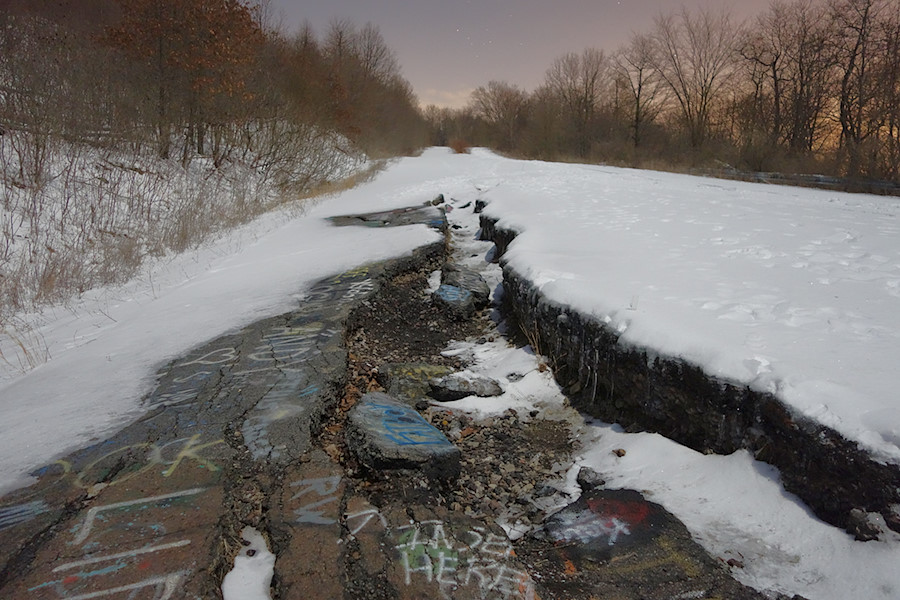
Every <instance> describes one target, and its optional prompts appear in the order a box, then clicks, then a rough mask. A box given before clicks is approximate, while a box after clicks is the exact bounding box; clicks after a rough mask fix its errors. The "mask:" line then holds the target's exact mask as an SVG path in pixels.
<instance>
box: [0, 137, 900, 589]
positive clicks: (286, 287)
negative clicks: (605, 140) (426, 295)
mask: <svg viewBox="0 0 900 600" xmlns="http://www.w3.org/2000/svg"><path fill="white" fill-rule="evenodd" d="M437 193H443V194H444V195H445V196H447V197H452V198H454V199H455V200H456V202H455V203H454V204H455V205H456V206H458V207H460V206H462V205H463V204H465V202H468V201H472V200H475V199H479V198H486V199H488V200H490V201H491V205H490V208H489V211H490V213H491V214H492V215H494V217H495V218H498V219H499V220H500V221H499V222H500V223H501V224H502V225H503V226H507V227H509V228H511V229H515V230H516V231H517V232H519V235H518V237H517V238H516V240H515V242H514V243H513V244H512V245H511V246H510V248H509V252H508V255H507V260H508V261H509V265H511V266H513V267H514V268H516V269H517V270H518V271H520V272H522V273H524V274H526V275H527V276H528V277H530V278H532V279H533V281H534V282H535V283H536V284H537V285H539V286H540V289H541V292H542V293H543V294H546V295H547V296H552V297H553V298H556V299H557V300H558V301H560V302H564V303H566V304H567V305H570V306H572V307H574V308H576V309H577V310H579V311H583V312H585V313H587V314H591V315H594V316H596V317H597V318H598V319H600V320H601V321H606V320H608V322H609V324H610V325H611V326H612V327H614V328H616V329H618V330H620V331H621V332H622V338H621V339H622V340H623V341H629V342H631V343H634V344H645V345H647V346H649V347H654V348H656V349H657V352H659V353H663V352H665V353H669V354H672V355H677V356H681V357H683V358H685V360H691V361H696V362H697V363H699V364H702V365H703V366H704V367H705V368H707V369H708V370H709V371H710V373H711V374H712V375H715V376H719V377H722V378H730V379H733V380H735V381H738V382H744V383H746V384H749V385H751V386H753V387H754V388H757V389H761V390H774V392H775V393H777V394H779V396H780V397H782V398H783V399H784V400H785V401H788V402H791V403H792V404H794V405H795V406H796V407H797V410H798V411H802V412H803V413H804V414H807V415H809V416H810V417H811V418H815V419H818V420H820V421H821V422H824V423H825V424H827V425H829V426H831V427H834V428H835V429H836V430H838V431H840V432H841V433H843V434H844V435H846V436H848V437H849V438H850V439H853V440H856V441H858V442H860V443H861V444H863V445H865V447H867V448H868V449H870V450H871V451H872V452H873V453H875V454H876V455H878V456H880V457H882V459H883V460H886V461H889V462H892V463H896V462H897V459H898V453H900V450H898V449H897V446H896V445H895V444H896V442H897V441H898V439H897V437H898V436H900V401H897V400H896V399H895V396H894V395H892V394H891V388H892V385H891V384H892V383H893V380H894V378H895V376H894V365H895V364H897V363H898V359H900V344H898V340H897V336H898V335H900V310H897V309H898V308H900V298H898V296H900V244H898V243H897V242H896V240H897V239H898V238H897V230H898V228H900V218H898V216H900V200H897V199H896V198H883V197H871V196H856V195H848V194H841V193H837V192H824V191H813V190H806V189H795V188H786V187H775V186H766V185H758V184H745V183H737V182H723V181H716V180H711V179H704V178H695V177H684V176H678V175H668V174H660V173H652V172H645V171H631V170H623V169H611V168H604V167H586V166H580V165H558V164H546V163H538V162H524V161H512V160H507V159H503V158H500V157H497V156H494V155H492V154H490V153H487V152H484V151H475V152H473V154H472V155H469V156H454V155H451V154H450V152H449V151H448V150H446V149H433V150H429V151H427V152H426V153H425V154H424V155H423V156H422V157H419V158H408V159H403V160H400V161H397V162H396V163H394V164H393V165H392V166H391V167H390V168H389V169H388V170H386V171H385V172H383V173H381V174H379V175H378V176H377V177H376V178H375V179H374V180H373V181H371V182H369V183H367V184H364V185H361V186H359V187H358V188H355V189H353V190H350V191H348V192H344V193H342V194H340V195H337V196H335V197H331V198H328V199H323V201H322V202H320V203H319V204H318V205H317V206H315V207H314V208H312V209H310V210H309V212H308V213H306V214H303V215H300V214H299V213H298V211H296V210H291V209H290V208H287V207H286V208H284V209H282V210H279V211H277V212H275V213H272V214H269V215H266V216H264V217H261V218H259V219H257V220H256V221H254V222H253V223H251V224H249V225H246V226H243V227H241V228H239V229H237V230H235V231H233V232H231V233H229V234H227V235H223V236H222V237H221V238H220V239H219V240H218V241H216V242H214V243H210V244H208V245H206V246H204V247H203V248H201V249H200V250H197V251H195V252H190V253H187V254H184V255H181V256H179V257H176V258H174V259H171V260H167V261H157V262H155V263H153V264H149V265H147V266H146V267H145V269H144V270H143V272H142V275H141V276H140V277H139V278H137V279H135V280H133V281H131V282H130V283H128V284H127V285H124V286H119V287H108V288H103V289H98V290H92V291H90V292H87V293H85V294H83V295H82V296H81V297H80V299H79V300H78V301H77V302H72V303H70V304H69V306H68V307H66V308H62V307H61V308H57V309H55V310H48V311H46V312H45V313H44V314H43V315H32V316H25V317H24V318H26V319H30V322H32V323H34V324H35V326H36V328H37V329H36V335H39V336H41V337H42V338H43V340H44V341H45V342H46V344H47V348H48V350H49V354H50V357H51V360H50V361H49V362H48V363H47V364H44V365H42V366H40V367H38V368H36V369H34V370H33V371H31V372H29V373H27V374H24V375H22V374H19V375H16V376H14V377H12V378H11V379H8V380H6V381H3V382H2V383H0V449H2V452H0V490H8V489H11V488H12V487H15V486H16V485H21V484H23V483H25V479H26V478H25V477H24V474H25V473H27V472H28V471H29V470H31V469H33V468H35V467H38V466H41V465H42V464H45V463H46V462H48V461H51V460H53V459H54V458H55V457H57V456H59V455H61V454H62V453H63V452H64V451H65V450H67V449H71V448H74V447H77V446H80V445H84V444H86V443H88V442H90V441H91V440H97V439H101V438H102V437H104V436H106V435H108V434H109V433H111V432H112V431H114V430H115V429H116V428H118V427H120V426H121V425H123V424H124V423H126V422H127V421H129V420H131V419H133V418H135V417H137V416H139V415H140V413H141V407H140V398H141V395H142V394H143V393H145V392H146V391H147V390H149V389H150V387H151V386H152V383H153V377H154V372H155V368H156V367H158V366H159V365H161V364H163V363H164V362H165V361H166V360H169V359H171V358H173V357H176V356H178V355H181V354H183V353H184V352H185V351H186V350H188V349H190V348H191V347H193V346H196V345H198V344H200V343H201V342H204V341H207V340H210V339H212V338H214V337H215V336H217V335H220V334H222V333H225V332H227V331H232V330H235V329H237V328H239V327H241V326H243V325H246V324H248V323H250V322H252V321H254V320H256V319H259V318H262V317H264V316H268V315H274V314H278V313H280V312H284V311H287V310H290V309H291V308H292V307H294V306H296V305H297V302H298V301H302V298H303V292H304V289H306V288H307V287H308V286H309V285H310V284H311V283H312V282H314V281H316V280H317V279H319V278H321V277H324V276H327V275H330V274H333V273H336V272H339V271H342V270H345V269H348V268H351V267H354V266H356V265H358V264H360V263H363V262H367V261H372V260H378V259H382V258H387V257H389V256H395V255H400V254H404V253H407V252H409V251H410V250H411V249H413V248H414V247H416V246H419V245H422V244H425V243H429V242H432V241H434V240H435V239H438V238H437V234H435V233H434V232H433V231H430V230H428V229H427V228H426V227H424V226H413V227H403V228H389V229H388V228H385V229H378V228H372V229H368V228H357V227H332V226H331V225H330V224H329V223H328V222H326V221H325V220H324V217H326V216H331V215H337V214H348V213H358V212H371V211H376V210H387V209H391V208H397V207H402V206H410V205H413V204H417V203H421V202H423V201H426V200H430V199H431V198H433V197H434V196H435V195H437ZM465 210H466V212H468V210H469V209H465ZM461 213H463V210H458V211H454V212H453V213H451V216H454V218H455V215H457V214H461ZM4 342H5V343H8V340H4ZM504 364H505V363H504ZM497 368H498V369H499V371H498V372H499V373H500V374H501V375H502V374H504V373H505V372H506V369H505V367H503V368H501V366H498V367H497ZM531 379H534V378H533V377H532V378H531ZM531 379H528V381H529V382H530V381H531ZM525 382H526V380H523V383H525ZM529 385H530V384H529ZM543 392H546V399H544V398H541V397H540V396H541V394H542V393H543ZM543 392H542V391H541V390H540V389H531V388H528V390H527V393H525V392H522V394H521V396H522V397H519V398H513V399H512V400H510V399H509V398H507V399H506V400H504V401H503V402H510V401H515V402H517V403H521V402H526V403H528V405H529V406H531V405H534V404H537V403H539V402H549V403H555V404H556V405H557V406H561V405H562V403H563V399H562V398H561V396H560V394H559V392H558V390H556V389H555V388H554V387H553V386H552V385H550V384H549V382H548V385H547V387H546V388H545V389H544V390H543ZM507 395H511V394H507ZM482 405H483V406H484V407H485V408H487V407H488V404H487V402H485V403H482ZM508 406H509V405H508V403H507V404H502V405H501V406H500V407H499V409H500V410H504V409H505V408H507V407H508ZM526 412H527V411H526ZM582 441H583V443H584V455H583V457H582V462H583V463H584V464H588V465H591V466H594V467H595V468H597V469H598V470H600V471H601V472H602V473H603V474H604V477H605V478H606V480H607V482H608V485H610V486H612V487H631V488H634V489H639V490H644V491H645V492H646V493H648V495H649V497H650V499H652V500H653V501H655V502H660V503H661V504H663V505H664V506H665V507H666V508H667V509H668V510H670V511H672V512H673V513H675V514H676V515H677V516H678V517H679V518H680V519H682V520H683V521H684V522H685V524H686V525H687V526H688V527H689V528H690V530H691V532H692V533H693V535H694V536H695V537H696V538H697V539H698V540H699V541H701V542H702V543H703V544H704V545H705V546H706V547H707V549H709V551H710V552H711V553H713V555H714V556H718V557H722V558H725V559H727V558H735V559H736V560H739V561H740V562H742V563H743V565H744V568H743V569H735V571H734V572H735V574H736V576H738V577H739V578H740V579H741V580H742V581H744V582H746V583H749V584H751V585H754V586H756V587H759V588H761V589H766V590H783V591H785V592H790V593H799V594H803V595H804V596H806V597H808V598H811V599H813V600H839V599H843V598H846V597H850V596H856V597H860V598H867V599H875V598H878V599H885V600H887V599H889V598H896V597H897V595H898V591H900V575H898V571H897V569H896V565H897V564H898V562H897V561H898V560H900V545H898V542H897V540H896V539H890V540H889V541H877V542H869V543H861V542H854V541H853V539H852V537H851V536H849V535H848V534H846V533H845V532H843V531H840V530H839V529H836V528H834V527H830V526H827V525H825V524H823V523H822V522H821V521H818V520H817V519H815V518H814V517H812V516H811V515H810V514H809V512H808V511H807V510H806V509H805V508H804V507H803V506H802V504H801V503H799V502H798V501H797V499H796V498H795V497H793V496H791V495H790V494H785V493H784V490H783V489H782V488H781V486H780V485H779V481H778V477H777V474H776V473H774V472H772V470H771V469H769V468H768V467H766V466H765V465H762V464H761V463H758V462H755V461H753V460H752V457H751V456H750V455H749V454H748V453H747V452H745V451H741V452H737V453H735V454H734V455H731V456H727V457H722V456H704V455H702V454H700V453H697V452H694V451H691V450H689V449H687V448H684V447H681V446H678V445H677V444H675V443H673V442H671V441H669V440H666V439H664V438H662V437H660V436H658V435H653V434H625V433H622V432H621V430H619V429H618V428H617V427H614V426H609V425H604V424H596V425H589V426H587V427H586V428H585V430H584V431H583V436H582ZM613 449H625V450H626V451H627V452H626V454H625V455H624V456H621V457H620V456H618V455H617V454H614V453H612V451H611V450H613ZM572 479H573V480H574V470H573V473H572ZM573 485H574V483H573Z"/></svg>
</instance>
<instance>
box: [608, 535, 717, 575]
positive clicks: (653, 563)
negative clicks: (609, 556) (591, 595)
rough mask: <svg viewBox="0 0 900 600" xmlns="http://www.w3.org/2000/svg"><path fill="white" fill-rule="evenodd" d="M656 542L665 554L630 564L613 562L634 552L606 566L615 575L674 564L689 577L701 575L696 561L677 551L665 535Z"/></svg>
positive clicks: (624, 558)
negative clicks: (619, 564) (620, 564)
mask: <svg viewBox="0 0 900 600" xmlns="http://www.w3.org/2000/svg"><path fill="white" fill-rule="evenodd" d="M657 543H658V544H659V547H660V548H661V549H663V550H664V551H665V552H666V555H665V556H662V557H660V558H657V559H654V560H648V561H644V562H639V563H637V564H632V565H622V566H617V565H615V564H614V563H615V562H618V561H622V560H627V559H628V558H631V557H633V556H636V555H635V554H629V555H627V556H623V557H621V558H619V559H618V561H617V560H616V559H613V560H612V561H610V565H609V567H608V568H609V570H610V571H611V572H612V573H614V574H616V575H632V574H634V573H641V572H644V571H650V570H654V569H658V568H660V567H664V566H668V565H675V566H677V567H679V568H680V569H681V570H682V572H684V574H685V575H687V576H688V577H690V578H696V577H700V576H701V575H702V572H701V570H700V568H699V567H698V566H697V563H696V562H695V561H693V560H691V559H690V558H688V557H687V556H685V555H684V554H683V553H681V552H679V550H678V549H677V548H676V547H675V544H674V543H673V542H672V540H671V539H669V538H667V537H661V538H659V540H658V542H657Z"/></svg>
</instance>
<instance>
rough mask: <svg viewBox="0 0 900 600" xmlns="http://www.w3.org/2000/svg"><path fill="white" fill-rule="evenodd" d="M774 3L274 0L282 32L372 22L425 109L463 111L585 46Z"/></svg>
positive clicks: (613, 45) (617, 42) (525, 85)
mask: <svg viewBox="0 0 900 600" xmlns="http://www.w3.org/2000/svg"><path fill="white" fill-rule="evenodd" d="M768 5H769V0H750V1H748V2H743V3H738V2H736V1H733V0H689V1H686V2H684V3H682V4H678V5H673V4H670V3H665V2H659V1H656V0H637V1H632V2H621V1H616V0H605V1H603V2H600V3H596V2H589V1H588V0H561V1H560V2H557V3H555V4H553V5H548V4H546V3H543V2H539V1H538V0H519V1H518V2H513V0H498V2H497V3H496V4H493V3H492V4H490V5H487V4H484V5H475V4H473V3H472V2H471V0H466V2H465V3H464V4H462V5H457V4H452V5H450V4H448V3H441V2H437V1H436V0H418V1H417V2H415V3H408V2H406V1H405V0H377V1H374V2H373V1H369V2H360V1H359V0H334V1H332V2H329V3H327V4H326V3H322V4H318V3H315V4H310V5H305V4H301V3H298V2H296V1H295V0H272V2H271V4H270V9H271V11H272V17H273V19H274V20H275V22H276V23H277V25H278V26H279V27H280V28H281V29H283V30H285V31H286V32H289V33H290V32H293V31H296V30H297V29H298V28H299V27H301V26H302V25H303V24H304V23H306V22H308V23H309V24H310V25H311V26H312V28H313V30H314V31H315V32H316V34H317V35H323V34H324V33H325V32H326V31H327V29H328V26H329V24H330V23H331V22H332V21H334V20H339V19H347V20H349V21H350V22H352V23H354V24H356V25H365V24H366V23H372V25H375V26H376V27H378V28H379V30H380V31H381V34H382V35H383V36H384V39H385V41H386V43H387V45H388V46H389V47H390V48H391V49H392V50H393V51H394V52H395V54H396V56H397V60H398V62H399V64H400V66H401V72H402V74H403V76H404V77H405V78H406V80H407V81H409V83H410V84H411V85H412V87H413V90H414V91H415V93H416V96H417V97H418V99H419V103H420V105H421V106H427V105H429V104H435V105H437V106H439V107H446V108H460V107H462V106H465V105H466V104H467V103H468V101H469V97H470V94H471V93H472V91H473V90H475V89H476V88H477V87H479V86H482V85H486V84H487V83H488V82H489V81H491V80H497V81H505V82H507V83H510V84H513V85H516V86H518V87H520V88H522V89H524V90H526V91H532V90H533V89H534V88H536V87H537V86H538V85H540V83H541V81H542V80H543V78H544V74H545V73H546V71H547V69H548V68H549V67H550V65H551V63H552V62H553V60H555V59H556V58H558V57H560V56H562V55H564V54H566V53H568V52H581V51H582V50H584V49H585V48H597V49H600V50H603V51H605V52H613V51H615V50H616V49H617V48H618V47H620V46H621V45H623V44H624V43H626V42H627V41H628V40H629V39H630V37H631V35H632V34H634V33H643V32H647V31H649V30H650V29H651V28H652V26H653V20H654V18H655V17H656V16H657V15H659V14H661V13H666V12H670V11H672V10H677V9H679V8H680V7H681V6H686V7H687V8H689V9H691V10H696V9H699V8H704V7H706V8H710V9H713V10H718V9H724V10H727V11H728V12H730V14H731V15H732V17H733V18H734V19H735V20H738V21H743V20H745V19H748V18H752V17H753V16H755V15H757V14H759V13H760V12H762V11H763V10H764V9H765V8H766V7H767V6H768ZM538 28H540V29H538ZM535 31H539V32H540V35H535V34H534V32H535Z"/></svg>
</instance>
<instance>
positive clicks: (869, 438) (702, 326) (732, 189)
mask: <svg viewBox="0 0 900 600" xmlns="http://www.w3.org/2000/svg"><path fill="white" fill-rule="evenodd" d="M484 198H485V199H487V200H489V201H490V204H489V205H488V208H487V209H486V214H488V215H490V216H491V217H493V218H495V219H498V222H497V225H498V227H501V228H506V229H511V230H513V231H516V232H517V233H518V236H517V237H516V239H515V241H514V242H513V243H512V244H511V245H510V247H509V250H508V251H507V253H506V254H505V261H506V263H505V264H506V265H507V266H508V267H509V268H512V269H514V270H515V271H516V272H517V273H519V274H521V275H522V276H523V277H524V278H526V279H528V280H530V281H531V282H533V284H534V285H535V286H536V287H537V288H539V289H540V292H541V294H542V295H544V296H545V297H547V298H548V299H550V300H552V301H555V302H558V303H560V304H564V305H569V306H571V307H572V308H574V309H575V310H576V311H578V312H581V313H583V314H586V315H592V316H593V317H595V318H596V319H598V320H600V321H603V322H605V323H607V325H608V326H609V328H611V329H612V330H614V331H616V332H618V334H619V338H618V339H619V343H621V344H627V345H632V346H636V347H643V348H649V349H652V350H653V351H654V352H655V353H657V354H659V355H662V356H671V357H678V358H681V359H683V360H684V361H686V362H688V363H691V364H695V365H698V366H700V367H702V368H703V370H704V371H705V372H706V373H707V374H708V375H710V376H713V377H716V378H720V379H724V380H729V381H733V382H737V383H740V384H746V385H748V386H750V387H751V388H752V389H755V390H759V391H763V392H770V393H773V394H776V395H777V396H778V397H779V398H780V399H782V400H783V401H785V402H786V403H788V404H789V405H790V406H791V407H793V408H794V409H796V410H797V411H798V412H799V413H800V414H802V415H804V416H807V417H809V418H811V419H813V420H815V421H817V422H819V423H821V424H823V425H825V426H828V427H831V428H833V429H834V430H836V431H838V432H839V433H841V434H842V435H844V436H845V437H847V438H848V439H850V440H853V441H856V442H858V443H859V444H860V445H861V446H863V447H864V448H866V449H867V450H869V451H870V452H871V453H872V454H873V455H874V456H875V457H877V458H878V459H880V460H881V461H884V462H889V463H892V464H900V447H898V444H900V401H898V398H897V394H896V391H895V377H894V371H895V368H896V365H897V364H900V243H898V239H900V199H897V198H893V197H880V196H866V195H851V194H844V193H839V192H828V191H818V190H808V189H801V188H788V187H781V186H766V185H757V184H748V183H742V182H731V181H718V180H713V179H706V178H698V177H691V176H683V175H674V174H667V173H656V172H649V171H638V170H628V169H614V168H606V167H591V166H577V165H554V164H542V163H534V164H533V168H532V169H531V170H530V171H529V172H528V173H523V174H521V175H520V176H518V177H516V178H515V179H511V178H509V179H504V180H503V182H502V184H501V185H497V186H496V187H495V188H494V189H491V190H490V191H488V193H486V194H485V195H484Z"/></svg>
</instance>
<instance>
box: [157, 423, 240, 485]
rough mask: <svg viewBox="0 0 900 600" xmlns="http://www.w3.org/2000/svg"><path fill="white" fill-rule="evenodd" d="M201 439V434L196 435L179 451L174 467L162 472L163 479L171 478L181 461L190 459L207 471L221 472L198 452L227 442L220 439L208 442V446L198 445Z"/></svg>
mask: <svg viewBox="0 0 900 600" xmlns="http://www.w3.org/2000/svg"><path fill="white" fill-rule="evenodd" d="M199 437H200V434H199V433H198V434H195V435H194V436H192V437H191V438H190V439H189V440H188V441H187V442H186V443H185V444H184V446H183V447H182V448H181V450H179V451H178V454H177V455H176V456H175V460H174V461H173V462H172V465H171V466H170V467H169V468H168V469H166V470H165V471H163V472H162V476H163V477H169V476H170V475H171V474H172V473H174V472H175V470H176V469H177V468H178V465H180V464H181V461H183V460H184V459H186V458H190V459H193V460H195V461H197V462H198V463H199V464H200V465H202V466H204V467H206V468H207V469H209V470H210V471H212V472H215V471H218V470H219V467H217V466H216V465H214V464H213V463H212V462H210V461H208V460H206V459H205V458H203V457H202V456H200V455H198V454H197V451H199V450H203V449H204V448H210V447H212V446H216V445H218V444H224V443H225V440H222V439H219V440H216V441H214V442H207V443H206V444H200V445H197V443H196V442H197V439H198V438H199ZM154 458H155V456H154ZM160 462H162V461H160Z"/></svg>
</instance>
